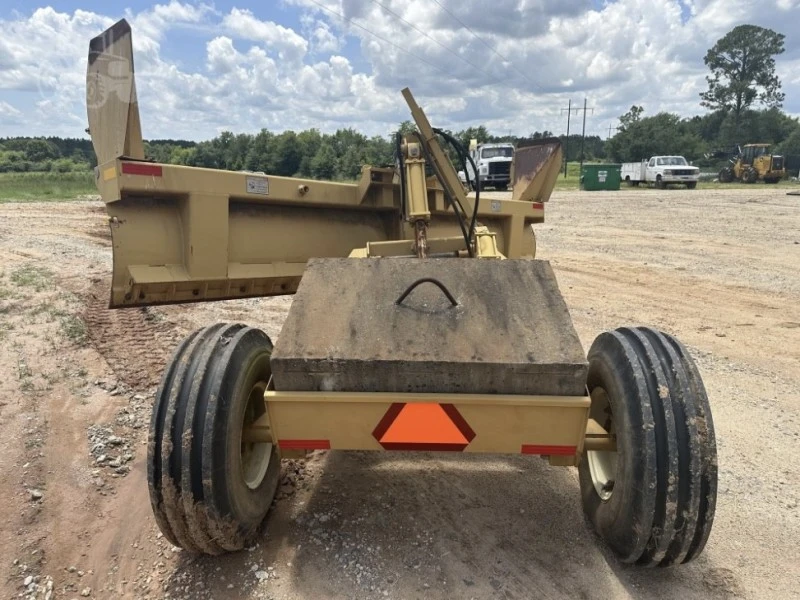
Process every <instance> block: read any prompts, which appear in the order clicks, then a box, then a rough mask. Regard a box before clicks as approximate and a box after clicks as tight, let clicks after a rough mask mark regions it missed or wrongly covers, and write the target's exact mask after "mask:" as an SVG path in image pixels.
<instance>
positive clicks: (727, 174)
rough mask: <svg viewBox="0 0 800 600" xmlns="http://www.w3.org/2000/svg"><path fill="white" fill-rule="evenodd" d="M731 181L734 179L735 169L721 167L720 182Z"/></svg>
mask: <svg viewBox="0 0 800 600" xmlns="http://www.w3.org/2000/svg"><path fill="white" fill-rule="evenodd" d="M731 181H733V171H732V170H731V169H730V168H729V167H725V168H724V169H720V172H719V182H720V183H730V182H731Z"/></svg>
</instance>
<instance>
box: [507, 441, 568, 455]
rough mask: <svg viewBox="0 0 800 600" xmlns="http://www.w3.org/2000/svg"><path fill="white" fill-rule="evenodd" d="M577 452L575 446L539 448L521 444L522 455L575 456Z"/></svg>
mask: <svg viewBox="0 0 800 600" xmlns="http://www.w3.org/2000/svg"><path fill="white" fill-rule="evenodd" d="M577 451H578V448H577V447H576V446H540V445H537V444H522V450H520V452H521V453H522V454H540V455H547V456H575V453H576V452H577Z"/></svg>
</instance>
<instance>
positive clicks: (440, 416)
mask: <svg viewBox="0 0 800 600" xmlns="http://www.w3.org/2000/svg"><path fill="white" fill-rule="evenodd" d="M372 435H373V436H375V439H376V440H378V443H380V445H381V446H383V447H384V448H385V449H386V450H450V451H454V452H460V451H462V450H464V448H466V447H467V446H468V445H469V443H470V442H471V441H472V439H473V438H474V437H475V432H474V431H472V428H471V427H470V426H469V424H467V422H466V421H465V420H464V417H462V416H461V413H459V412H458V409H456V407H455V406H453V405H452V404H435V403H422V404H417V403H412V404H405V403H399V402H398V403H396V404H392V405H391V406H390V407H389V410H387V411H386V414H385V415H383V418H382V419H381V421H380V423H378V426H377V427H375V431H373V432H372Z"/></svg>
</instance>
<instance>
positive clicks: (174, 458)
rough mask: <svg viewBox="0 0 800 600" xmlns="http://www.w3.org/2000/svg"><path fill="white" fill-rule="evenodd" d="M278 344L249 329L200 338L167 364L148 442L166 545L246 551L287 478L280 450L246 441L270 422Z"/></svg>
mask: <svg viewBox="0 0 800 600" xmlns="http://www.w3.org/2000/svg"><path fill="white" fill-rule="evenodd" d="M271 353H272V343H271V342H270V339H269V338H268V337H267V335H266V334H265V333H264V332H262V331H260V330H258V329H253V328H252V327H247V326H245V325H242V324H222V323H220V324H217V325H212V326H211V327H207V328H205V329H201V330H199V331H196V332H194V333H192V334H191V335H190V336H189V337H187V338H186V339H185V340H184V341H183V343H182V344H181V345H180V346H179V347H178V349H177V351H176V352H175V355H174V356H173V358H172V361H171V363H170V364H169V365H168V367H167V369H166V371H165V373H164V376H163V379H162V381H161V385H160V386H159V389H158V392H157V393H156V401H155V404H154V406H153V416H152V421H151V424H150V436H149V440H148V453H147V454H148V456H147V479H148V484H149V488H150V502H151V505H152V508H153V513H154V514H155V518H156V522H157V523H158V526H159V528H160V529H161V531H162V533H163V534H164V536H165V537H166V538H167V539H168V540H169V541H170V542H172V543H173V544H174V545H176V546H180V547H182V548H184V549H186V550H188V551H190V552H195V553H203V554H221V553H223V552H226V551H234V550H240V549H241V548H243V547H244V545H245V544H246V543H247V542H248V541H250V539H252V538H253V537H254V535H255V534H256V532H257V530H258V528H259V526H260V524H261V522H262V521H263V520H264V517H265V516H266V514H267V511H268V510H269V507H270V505H271V503H272V499H273V497H274V495H275V490H276V488H277V485H278V478H279V475H280V456H279V455H278V453H277V448H276V446H275V445H273V444H272V443H267V442H263V441H260V442H255V443H253V442H247V441H246V440H245V439H244V438H243V431H244V429H245V428H246V427H247V426H249V425H250V424H252V422H253V421H255V420H257V419H259V418H260V417H263V416H264V415H265V414H266V405H265V403H264V390H265V389H266V386H267V382H268V381H269V377H270V374H271V370H270V363H269V360H270V355H271Z"/></svg>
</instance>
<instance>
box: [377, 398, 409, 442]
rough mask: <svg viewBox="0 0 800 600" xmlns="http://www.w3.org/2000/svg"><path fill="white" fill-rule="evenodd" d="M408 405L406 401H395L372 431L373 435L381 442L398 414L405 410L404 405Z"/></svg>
mask: <svg viewBox="0 0 800 600" xmlns="http://www.w3.org/2000/svg"><path fill="white" fill-rule="evenodd" d="M405 405H406V403H405V402H395V403H394V404H392V405H391V406H390V407H389V410H387V411H386V414H385V415H383V418H382V419H381V420H380V422H379V423H378V425H377V426H376V427H375V429H374V430H373V432H372V437H374V438H375V439H376V440H378V441H379V442H380V441H381V438H382V437H383V436H384V434H385V433H386V432H387V431H388V430H389V427H390V426H391V424H392V423H393V422H394V420H395V419H396V418H397V415H399V414H400V411H401V410H403V407H404V406H405Z"/></svg>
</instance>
